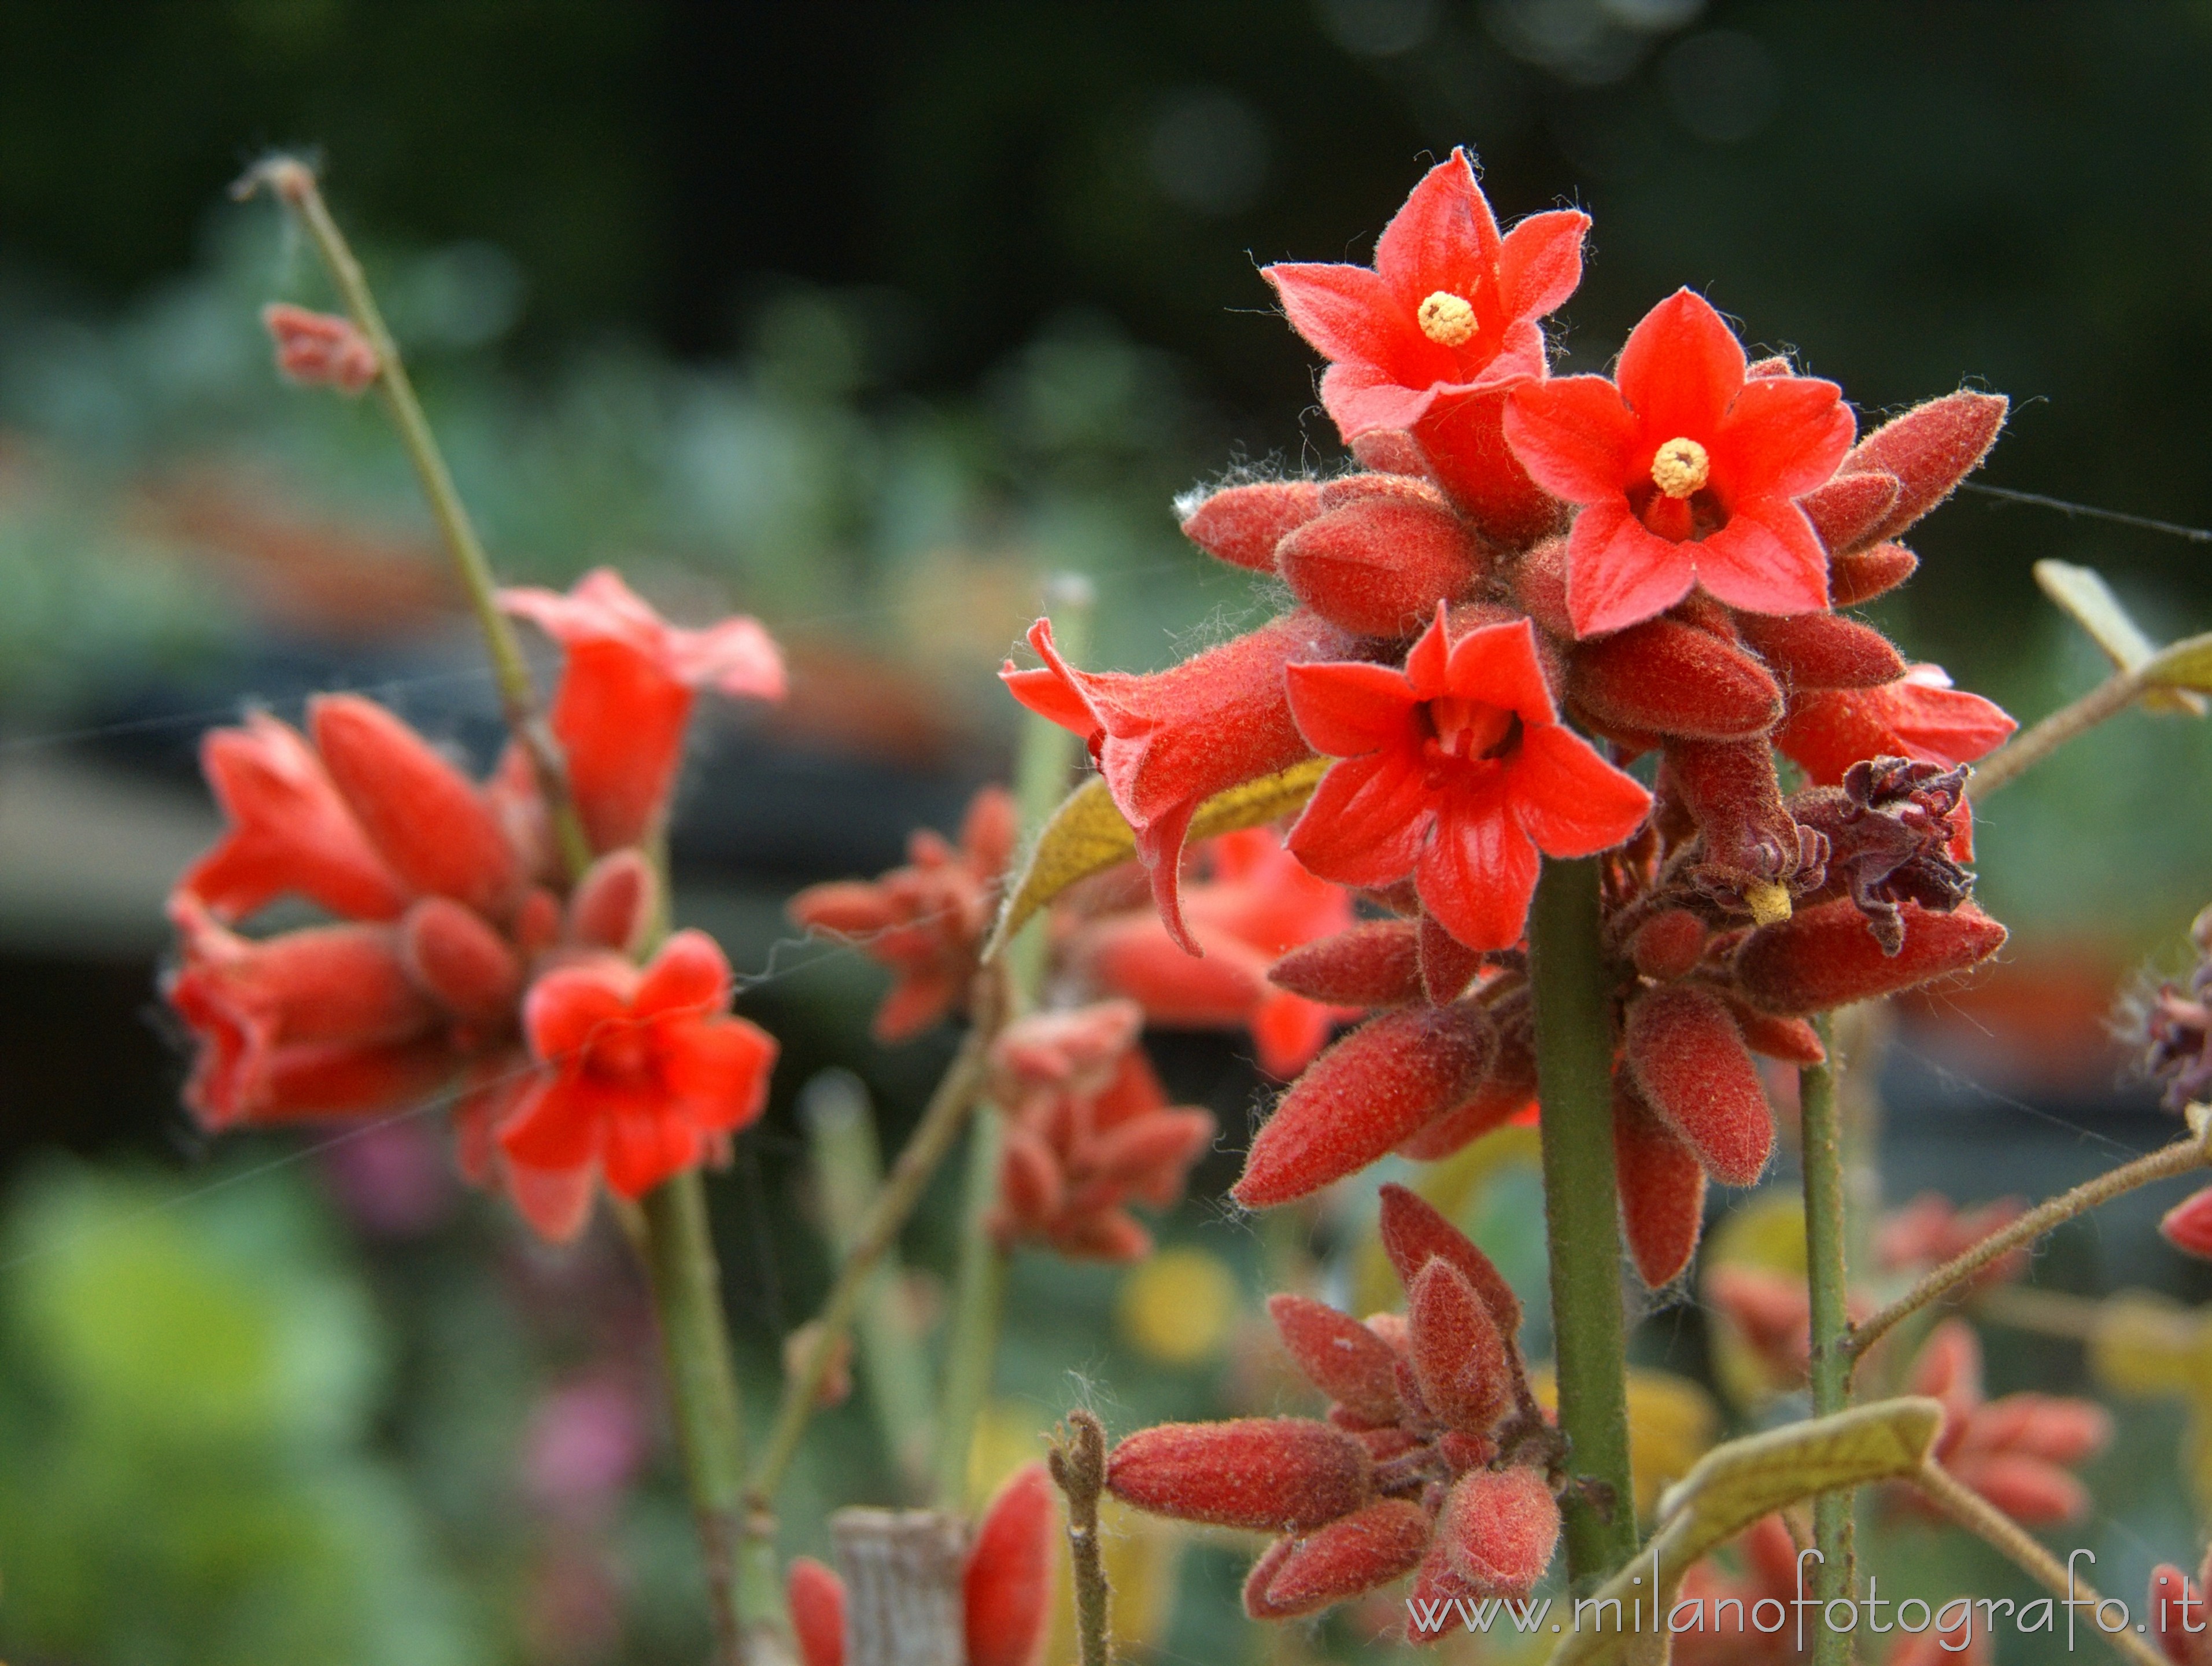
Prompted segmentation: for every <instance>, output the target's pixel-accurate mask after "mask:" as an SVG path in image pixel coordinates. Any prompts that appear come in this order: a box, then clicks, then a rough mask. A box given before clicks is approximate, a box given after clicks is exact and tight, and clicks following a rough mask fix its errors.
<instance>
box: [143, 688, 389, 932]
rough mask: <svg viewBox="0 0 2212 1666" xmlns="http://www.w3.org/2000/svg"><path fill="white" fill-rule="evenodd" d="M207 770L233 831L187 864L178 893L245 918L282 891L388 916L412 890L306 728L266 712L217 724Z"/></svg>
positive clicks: (358, 913)
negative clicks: (235, 724)
mask: <svg viewBox="0 0 2212 1666" xmlns="http://www.w3.org/2000/svg"><path fill="white" fill-rule="evenodd" d="M200 769H201V770H202V772H203V773H204V774H205V775H206V776H207V779H208V785H209V787H211V788H212V789H213V790H214V793H215V797H216V803H217V804H220V805H221V806H222V809H223V813H224V814H225V815H226V816H228V818H230V822H231V830H230V831H229V832H228V834H226V835H225V836H223V839H222V842H221V843H220V844H218V845H216V848H214V849H213V850H210V852H208V854H206V855H204V856H203V857H201V858H200V859H199V860H197V862H194V863H193V864H192V865H191V866H190V867H189V868H187V869H185V875H184V878H182V879H179V880H178V881H177V894H178V895H179V896H182V897H193V898H196V899H197V900H198V901H199V902H201V903H204V904H206V906H207V909H208V911H209V913H210V914H212V915H214V916H215V917H216V919H218V920H241V919H244V918H245V917H246V915H250V914H252V913H254V912H255V911H257V910H258V909H260V908H262V907H263V906H264V904H267V903H272V902H274V901H276V898H278V897H287V896H295V897H306V898H307V900H308V901H309V902H312V903H320V904H321V905H322V906H323V907H324V908H326V909H329V910H330V911H331V913H332V914H337V915H345V916H346V917H348V918H349V919H354V920H390V919H392V918H394V917H396V916H397V915H398V913H399V911H400V910H401V909H403V908H404V907H405V906H406V905H407V893H406V890H405V888H404V886H403V885H401V884H400V883H399V878H398V875H397V874H395V873H392V867H391V865H390V864H389V863H388V862H386V860H384V858H383V857H381V856H380V855H378V854H376V850H375V848H374V846H372V845H371V844H370V843H369V842H368V835H367V834H365V833H363V832H362V829H361V824H360V823H359V822H358V821H356V819H355V818H354V813H353V812H352V811H351V810H349V809H348V808H347V807H346V802H345V800H344V799H343V797H342V796H341V795H340V794H339V793H338V789H337V785H336V783H334V782H333V781H331V776H330V771H329V770H327V769H324V768H323V761H322V759H320V758H319V757H316V756H315V753H314V751H313V748H311V747H310V746H309V745H307V739H306V737H305V736H303V735H301V733H300V732H299V731H298V730H296V729H295V728H293V727H291V726H290V725H289V724H287V723H280V722H278V721H276V719H275V718H273V717H271V716H270V715H269V714H267V713H266V712H251V713H248V714H247V715H246V727H243V728H240V729H210V730H209V731H208V733H207V735H206V737H205V738H204V739H202V741H201V742H200Z"/></svg>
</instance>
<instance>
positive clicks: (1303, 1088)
mask: <svg viewBox="0 0 2212 1666" xmlns="http://www.w3.org/2000/svg"><path fill="white" fill-rule="evenodd" d="M1495 1045H1496V1032H1495V1029H1494V1026H1493V1025H1492V1023H1491V1021H1490V1018H1489V1015H1488V1014H1487V1013H1486V1012H1483V1011H1482V1009H1481V1008H1480V1007H1479V1006H1472V1005H1469V1004H1467V1003H1464V1002H1462V1003H1457V1004H1455V1005H1453V1006H1445V1007H1431V1006H1421V1007H1415V1008H1411V1009H1407V1010H1404V1011H1400V1012H1386V1013H1384V1014H1383V1016H1381V1017H1379V1018H1373V1019H1370V1021H1369V1022H1368V1023H1366V1024H1365V1025H1362V1026H1361V1027H1360V1028H1359V1029H1358V1030H1355V1031H1352V1034H1351V1035H1349V1036H1347V1037H1345V1038H1344V1039H1343V1040H1342V1041H1340V1042H1338V1043H1336V1044H1335V1045H1334V1046H1333V1047H1331V1048H1330V1049H1328V1051H1326V1052H1325V1053H1323V1054H1322V1055H1321V1056H1320V1057H1319V1058H1317V1059H1316V1060H1315V1061H1313V1063H1311V1064H1310V1065H1309V1066H1307V1067H1306V1070H1305V1073H1304V1074H1303V1075H1301V1076H1300V1077H1299V1078H1298V1079H1297V1082H1295V1083H1294V1084H1292V1085H1291V1090H1290V1091H1289V1092H1287V1093H1285V1095H1284V1096H1283V1098H1282V1102H1281V1103H1280V1104H1279V1105H1277V1106H1276V1108H1275V1114H1274V1115H1273V1116H1271V1117H1270V1118H1269V1119H1268V1120H1267V1123H1266V1125H1265V1126H1264V1127H1262V1128H1261V1130H1260V1132H1259V1133H1258V1134H1257V1135H1255V1137H1254V1139H1253V1141H1252V1149H1251V1153H1250V1155H1249V1157H1248V1158H1247V1159H1246V1161H1245V1164H1244V1175H1243V1178H1242V1179H1241V1180H1239V1181H1238V1182H1237V1184H1236V1186H1235V1188H1234V1189H1232V1191H1231V1195H1232V1196H1234V1197H1235V1198H1236V1199H1237V1201H1238V1202H1240V1203H1242V1204H1243V1205H1244V1206H1245V1207H1247V1208H1252V1209H1264V1208H1268V1207H1273V1206H1274V1205H1276V1204H1279V1203H1288V1202H1290V1201H1292V1200H1293V1199H1296V1198H1301V1197H1304V1196H1306V1195H1308V1194H1310V1193H1312V1192H1316V1191H1318V1190H1320V1189H1321V1188H1322V1187H1323V1186H1326V1185H1328V1183H1330V1182H1332V1181H1335V1180H1341V1179H1342V1178H1343V1177H1345V1176H1346V1175H1348V1174H1352V1173H1355V1172H1357V1171H1358V1170H1361V1169H1364V1168H1365V1167H1366V1166H1367V1165H1368V1164H1370V1163H1372V1162H1374V1161H1376V1159H1377V1158H1381V1157H1382V1156H1383V1155H1384V1154H1385V1153H1386V1152H1389V1150H1390V1148H1391V1147H1392V1146H1395V1145H1397V1144H1398V1143H1399V1142H1400V1141H1401V1140H1404V1139H1406V1138H1407V1136H1408V1135H1410V1134H1413V1133H1414V1132H1416V1131H1417V1130H1418V1129H1419V1128H1421V1127H1422V1126H1423V1124H1425V1123H1426V1122H1429V1121H1431V1119H1433V1118H1434V1117H1436V1116H1438V1115H1439V1114H1441V1113H1442V1112H1443V1111H1445V1110H1449V1109H1450V1108H1451V1107H1452V1106H1454V1105H1455V1104H1458V1103H1459V1102H1460V1101H1461V1100H1462V1099H1464V1098H1466V1097H1468V1094H1470V1093H1472V1092H1473V1091H1474V1089H1475V1087H1476V1085H1478V1084H1479V1083H1480V1081H1481V1079H1482V1077H1483V1073H1484V1072H1485V1071H1486V1070H1487V1069H1488V1068H1489V1066H1490V1059H1491V1055H1492V1050H1493V1049H1494V1047H1495Z"/></svg>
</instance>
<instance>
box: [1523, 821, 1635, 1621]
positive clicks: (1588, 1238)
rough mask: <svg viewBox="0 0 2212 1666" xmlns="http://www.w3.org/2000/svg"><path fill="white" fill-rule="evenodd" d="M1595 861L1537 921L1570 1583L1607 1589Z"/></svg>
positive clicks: (1616, 1424) (1616, 1286)
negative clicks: (1597, 1581)
mask: <svg viewBox="0 0 2212 1666" xmlns="http://www.w3.org/2000/svg"><path fill="white" fill-rule="evenodd" d="M1598 929H1599V908H1598V869H1597V863H1596V861H1595V860H1593V859H1589V858H1584V859H1583V860H1577V861H1558V860H1553V859H1551V858H1548V857H1547V858H1546V860H1545V862H1544V869H1543V874H1542V877H1541V878H1540V879H1538V880H1537V882H1536V897H1535V903H1534V908H1533V909H1532V910H1531V912H1530V915H1529V921H1528V945H1529V978H1530V982H1531V983H1532V984H1533V985H1534V993H1535V1001H1536V1076H1537V1092H1538V1097H1540V1098H1541V1101H1542V1104H1543V1107H1544V1115H1543V1117H1542V1120H1541V1138H1542V1142H1543V1153H1544V1221H1545V1226H1546V1229H1547V1236H1548V1237H1549V1239H1550V1243H1551V1263H1552V1332H1553V1339H1554V1346H1555V1347H1556V1350H1557V1353H1558V1371H1559V1428H1560V1430H1561V1432H1563V1433H1564V1434H1565V1436H1566V1438H1567V1440H1568V1443H1569V1451H1568V1467H1569V1469H1570V1472H1571V1480H1572V1481H1573V1482H1574V1483H1575V1484H1574V1485H1572V1486H1571V1487H1569V1489H1568V1491H1567V1493H1566V1500H1565V1517H1566V1541H1567V1572H1568V1577H1569V1578H1571V1579H1572V1580H1574V1581H1576V1582H1577V1584H1579V1583H1580V1582H1582V1581H1583V1580H1586V1579H1593V1578H1602V1577H1603V1576H1605V1575H1607V1574H1608V1573H1610V1572H1613V1569H1615V1568H1617V1567H1619V1566H1621V1564H1623V1563H1624V1562H1626V1560H1628V1559H1629V1557H1630V1556H1632V1555H1633V1554H1635V1551H1636V1504H1635V1496H1636V1495H1635V1492H1634V1489H1633V1488H1632V1487H1631V1485H1630V1481H1629V1468H1628V1362H1627V1341H1628V1327H1627V1321H1626V1316H1625V1314H1624V1313H1623V1311H1622V1308H1621V1299H1620V1204H1619V1189H1618V1182H1617V1180H1616V1178H1615V1176H1614V1173H1613V1014H1612V1012H1611V1010H1610V1000H1611V992H1610V991H1609V989H1608V988H1607V982H1606V971H1605V963H1604V960H1603V958H1602V955H1601V949H1600V945H1599V936H1598Z"/></svg>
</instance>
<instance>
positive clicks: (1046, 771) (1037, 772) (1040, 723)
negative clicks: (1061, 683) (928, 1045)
mask: <svg viewBox="0 0 2212 1666" xmlns="http://www.w3.org/2000/svg"><path fill="white" fill-rule="evenodd" d="M1093 600H1094V598H1093V594H1092V591H1091V581H1089V580H1088V579H1085V578H1084V577H1083V576H1082V575H1079V574H1073V573H1061V574H1058V575H1054V577H1053V578H1051V579H1050V580H1048V581H1047V582H1046V584H1045V587H1044V605H1045V611H1046V612H1047V613H1048V614H1049V615H1050V616H1051V617H1052V624H1053V635H1054V640H1055V641H1057V642H1058V643H1059V645H1060V652H1061V653H1062V654H1065V655H1066V656H1067V657H1068V658H1069V659H1070V660H1081V659H1082V658H1083V655H1084V652H1085V648H1087V647H1088V646H1089V643H1090V637H1091V606H1092V604H1093ZM1076 756H1077V753H1076V737H1075V736H1074V735H1073V734H1070V733H1068V732H1067V731H1066V729H1063V728H1061V727H1060V725H1059V724H1057V723H1054V722H1051V721H1048V720H1047V719H1045V718H1042V717H1038V716H1036V715H1034V714H1032V715H1030V717H1028V718H1027V719H1025V720H1024V722H1023V724H1022V729H1021V741H1020V745H1019V747H1018V751H1017V753H1016V756H1015V759H1014V809H1015V813H1016V815H1017V816H1018V818H1019V822H1020V826H1021V842H1022V848H1024V849H1027V848H1029V847H1030V846H1031V845H1033V844H1034V843H1035V842H1036V838H1037V836H1038V834H1039V833H1041V832H1042V830H1043V829H1044V824H1046V823H1047V822H1048V821H1049V820H1051V819H1052V812H1054V810H1056V809H1058V808H1059V807H1060V800H1062V799H1064V798H1066V796H1067V782H1068V776H1069V775H1070V774H1071V772H1072V771H1073V769H1074V766H1075V761H1076ZM1045 929H1046V922H1045V921H1044V920H1042V918H1040V919H1036V920H1032V921H1030V923H1029V924H1028V925H1027V926H1025V927H1023V929H1022V930H1021V931H1020V932H1019V933H1017V934H1016V936H1015V938H1014V940H1013V941H1012V943H1010V944H1009V945H1007V946H1006V958H1005V962H1004V964H1005V966H1006V1010H1007V1014H1008V1016H1009V1017H1018V1016H1020V1015H1021V1014H1022V1013H1024V1012H1028V1011H1029V1010H1030V1008H1031V1007H1033V1006H1036V1001H1037V996H1038V994H1040V993H1041V992H1042V988H1043V987H1044V980H1045V974H1046V971H1047V970H1048V958H1049V950H1050V946H1051V945H1050V943H1049V941H1048V939H1047V937H1046V934H1045ZM999 1162H1000V1128H999V1124H998V1121H997V1118H996V1117H995V1116H981V1117H978V1118H976V1120H975V1125H974V1127H973V1128H971V1129H970V1130H969V1135H968V1172H967V1188H966V1192H965V1194H964V1198H963V1205H962V1209H961V1220H960V1266H959V1270H958V1272H957V1274H956V1275H955V1279H954V1284H953V1298H952V1322H951V1329H950V1330H949V1332H948V1333H947V1349H948V1351H947V1353H946V1355H945V1392H944V1395H943V1397H942V1401H941V1404H940V1413H939V1420H938V1436H937V1463H936V1469H937V1505H938V1508H939V1509H940V1510H950V1511H959V1510H961V1509H962V1508H963V1506H964V1505H965V1504H966V1502H967V1493H968V1460H969V1452H970V1451H971V1450H973V1448H974V1446H975V1425H976V1422H977V1420H979V1419H980V1418H981V1416H982V1414H983V1408H984V1406H985V1404H986V1403H987V1402H988V1401H989V1399H990V1395H991V1377H992V1371H993V1368H994V1365H996V1364H997V1361H998V1354H999V1328H1000V1323H1001V1322H1002V1321H1003V1319H1004V1317H1005V1314H1006V1274H1007V1270H1008V1266H1009V1258H1008V1256H1007V1254H1006V1250H1005V1249H1003V1248H1002V1247H1001V1246H1000V1243H999V1242H998V1240H997V1237H995V1235H994V1233H993V1232H992V1231H991V1224H990V1217H991V1211H992V1209H993V1207H994V1206H995V1205H996V1204H997V1202H998V1201H999Z"/></svg>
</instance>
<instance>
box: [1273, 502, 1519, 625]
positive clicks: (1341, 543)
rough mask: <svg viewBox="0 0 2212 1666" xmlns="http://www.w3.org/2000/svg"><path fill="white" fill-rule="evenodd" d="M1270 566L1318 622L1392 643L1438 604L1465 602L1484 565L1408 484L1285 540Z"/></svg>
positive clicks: (1449, 521) (1461, 534)
mask: <svg viewBox="0 0 2212 1666" xmlns="http://www.w3.org/2000/svg"><path fill="white" fill-rule="evenodd" d="M1380 478H1382V479H1385V480H1391V481H1394V482H1395V480H1397V478H1398V477H1395V476H1383V477H1380ZM1276 565H1277V567H1278V569H1279V570H1280V571H1281V573H1282V575H1283V579H1284V581H1285V583H1287V584H1288V585H1289V586H1290V587H1291V593H1292V594H1293V595H1295V596H1296V597H1297V599H1299V600H1300V601H1302V602H1304V604H1305V605H1307V606H1308V607H1310V608H1311V609H1313V611H1315V612H1316V613H1318V614H1320V615H1321V616H1322V617H1323V618H1324V619H1328V620H1329V621H1330V622H1331V623H1335V624H1340V625H1342V626H1343V627H1344V628H1345V629H1346V630H1351V631H1356V632H1358V634H1359V635H1363V636H1380V637H1383V638H1385V639H1389V640H1395V639H1397V638H1401V637H1404V636H1409V635H1413V634H1414V633H1415V632H1417V631H1419V629H1421V628H1422V627H1423V626H1424V625H1425V624H1427V623H1428V622H1429V619H1430V617H1431V616H1432V615H1433V614H1434V613H1435V611H1436V608H1437V603H1438V602H1440V601H1443V602H1455V601H1457V600H1459V599H1461V598H1462V597H1463V596H1464V595H1466V594H1467V593H1468V590H1469V589H1470V588H1472V587H1473V586H1474V582H1475V581H1476V580H1477V579H1478V578H1479V577H1480V575H1481V574H1482V572H1483V568H1484V562H1483V558H1482V553H1481V551H1480V549H1479V548H1478V547H1477V546H1476V544H1475V543H1474V539H1473V538H1471V537H1469V536H1468V531H1467V528H1466V526H1464V525H1463V524H1462V522H1461V520H1460V519H1459V517H1458V516H1457V515H1455V514H1453V513H1452V512H1451V510H1450V509H1449V508H1446V507H1445V506H1444V503H1443V500H1442V498H1441V497H1439V496H1437V494H1436V493H1435V492H1434V491H1432V490H1431V489H1427V488H1425V487H1421V486H1418V485H1415V484H1413V483H1410V482H1408V483H1405V484H1404V485H1402V486H1394V487H1393V488H1392V489H1387V490H1382V491H1376V492H1373V493H1370V494H1368V495H1365V496H1362V497H1360V498H1359V499H1358V500H1357V501H1355V502H1351V503H1347V504H1346V505H1345V506H1344V507H1343V508H1337V509H1332V510H1330V511H1329V512H1328V514H1324V515H1322V517H1321V518H1320V519H1319V520H1310V521H1308V522H1307V523H1306V524H1305V525H1304V526H1300V527H1299V528H1298V529H1297V531H1295V532H1291V534H1290V535H1289V536H1288V537H1286V538H1284V540H1283V542H1282V545H1281V547H1280V548H1279V550H1277V551H1276Z"/></svg>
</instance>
